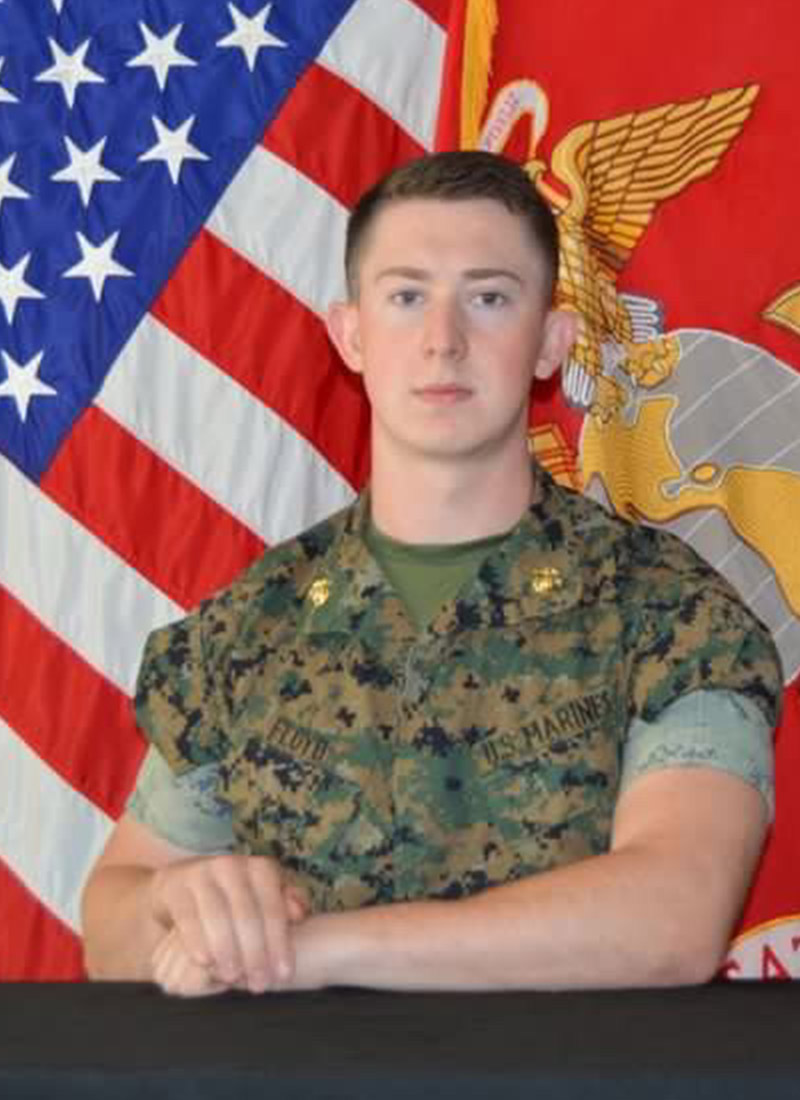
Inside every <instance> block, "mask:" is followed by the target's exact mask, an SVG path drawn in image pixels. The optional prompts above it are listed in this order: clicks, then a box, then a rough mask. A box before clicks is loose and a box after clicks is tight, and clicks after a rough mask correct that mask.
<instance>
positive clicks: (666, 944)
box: [297, 851, 728, 990]
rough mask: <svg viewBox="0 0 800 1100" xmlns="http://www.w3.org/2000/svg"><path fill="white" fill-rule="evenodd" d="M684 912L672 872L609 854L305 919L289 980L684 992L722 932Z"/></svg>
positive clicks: (713, 954) (636, 857)
mask: <svg viewBox="0 0 800 1100" xmlns="http://www.w3.org/2000/svg"><path fill="white" fill-rule="evenodd" d="M697 885H698V886H700V884H699V883H698V884H697ZM696 905H697V897H696V896H693V891H692V887H691V885H690V883H689V881H688V880H687V877H686V875H685V873H683V870H682V869H677V868H676V873H674V874H673V873H671V869H670V867H669V862H668V861H664V863H662V864H661V865H658V864H657V863H654V861H653V858H652V855H651V854H644V853H642V854H641V855H640V854H639V853H638V852H635V851H626V852H615V853H609V854H608V855H603V856H598V857H595V858H592V859H588V860H586V861H584V862H582V863H578V864H573V865H572V866H570V867H566V868H563V869H560V870H556V871H551V872H547V873H544V874H542V875H539V876H536V877H533V878H530V879H527V880H524V881H520V882H517V883H513V884H510V885H507V886H500V887H496V888H494V889H491V890H488V891H486V892H485V893H483V894H480V895H477V896H475V897H473V898H469V899H465V900H461V901H452V902H439V901H427V902H415V903H409V904H397V905H391V906H380V907H375V908H372V909H364V910H360V911H356V912H349V913H341V914H331V915H326V916H321V917H314V918H311V920H310V921H309V922H308V924H307V925H306V926H304V927H301V928H299V929H298V932H297V936H298V967H299V980H300V981H301V982H302V981H303V980H304V979H305V980H307V982H308V984H312V985H313V984H323V985H339V984H341V985H365V986H371V987H377V988H388V989H461V990H480V989H515V988H516V989H535V988H538V989H556V988H575V987H594V988H599V987H604V986H605V987H609V986H654V985H676V984H693V983H697V982H702V981H705V980H707V979H709V978H710V977H711V976H712V975H713V973H714V971H715V969H716V967H717V966H718V964H719V962H720V961H721V957H722V954H723V952H724V950H725V945H726V942H727V931H728V929H727V928H722V929H721V930H718V931H717V933H716V934H715V935H712V936H709V935H708V934H707V933H706V930H705V929H704V928H702V927H701V928H699V929H698V923H697V922H695V921H693V919H692V915H693V913H694V912H695V910H696ZM700 923H701V925H702V922H700ZM315 970H316V973H315Z"/></svg>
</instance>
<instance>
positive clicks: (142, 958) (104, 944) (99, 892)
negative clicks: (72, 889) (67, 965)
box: [82, 865, 166, 981]
mask: <svg viewBox="0 0 800 1100" xmlns="http://www.w3.org/2000/svg"><path fill="white" fill-rule="evenodd" d="M153 874H154V872H153V870H152V869H151V868H148V867H141V866H124V865H118V866H109V867H103V868H101V869H100V870H98V871H97V872H95V874H94V875H93V876H92V879H91V881H90V882H89V884H88V886H87V888H86V891H85V893H84V898H83V905H82V924H83V936H84V952H85V963H86V969H87V971H88V974H89V977H91V978H94V979H101V980H107V981H149V980H150V979H151V978H152V962H151V960H152V956H153V951H154V950H155V947H156V945H157V944H158V942H159V940H160V939H161V938H162V936H164V934H165V932H166V929H165V927H164V926H163V925H162V924H160V923H159V922H158V921H157V920H156V919H155V917H154V915H153V912H152V906H151V904H150V887H151V880H152V876H153Z"/></svg>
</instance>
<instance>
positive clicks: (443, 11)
mask: <svg viewBox="0 0 800 1100" xmlns="http://www.w3.org/2000/svg"><path fill="white" fill-rule="evenodd" d="M413 3H414V4H416V6H417V7H418V8H422V10H423V11H426V12H427V13H428V15H429V16H430V17H431V19H435V20H436V22H437V23H439V24H440V25H441V26H442V27H446V26H447V19H448V16H449V14H450V10H451V8H453V6H454V5H458V6H459V8H460V7H461V6H462V4H463V0H413ZM460 18H461V19H463V18H464V16H463V14H462V15H461V16H460Z"/></svg>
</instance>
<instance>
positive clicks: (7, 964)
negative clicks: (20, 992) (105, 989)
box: [0, 860, 84, 982]
mask: <svg viewBox="0 0 800 1100" xmlns="http://www.w3.org/2000/svg"><path fill="white" fill-rule="evenodd" d="M0 897H1V898H2V899H3V906H2V914H3V915H2V919H1V920H0V976H2V978H3V980H4V981H7V982H18V981H42V980H45V981H49V982H52V981H55V982H62V981H74V980H75V979H76V978H81V977H84V969H83V952H82V949H81V941H80V939H79V938H78V937H77V936H76V935H75V933H74V932H73V931H72V930H71V929H69V928H67V927H66V925H64V924H62V923H61V921H59V920H58V918H57V917H54V916H53V914H52V913H51V912H50V911H49V910H48V909H46V908H45V907H44V906H43V905H42V904H41V902H39V901H38V900H37V899H36V898H35V897H34V896H33V894H31V893H30V891H29V890H27V889H26V888H25V886H23V884H22V883H21V882H20V881H19V879H18V878H17V877H16V875H14V874H13V872H12V871H11V870H10V869H9V868H8V867H6V865H5V864H4V863H3V862H2V860H0Z"/></svg>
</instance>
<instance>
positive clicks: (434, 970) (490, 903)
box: [84, 153, 781, 994]
mask: <svg viewBox="0 0 800 1100" xmlns="http://www.w3.org/2000/svg"><path fill="white" fill-rule="evenodd" d="M557 263H558V244H557V235H556V229H555V225H554V222H553V219H552V216H551V214H550V212H549V209H548V208H547V206H546V204H544V203H543V202H542V201H541V200H540V199H539V198H538V197H537V195H536V192H535V191H534V189H533V188H532V187H531V185H530V183H529V181H528V179H527V177H526V176H525V174H524V172H523V171H522V170H521V169H520V168H519V167H518V166H516V165H514V164H512V163H511V162H509V161H505V160H503V159H502V158H498V157H494V156H491V155H489V154H484V153H444V154H437V155H435V156H431V157H427V158H423V159H422V160H420V161H417V162H414V163H412V164H410V165H407V166H405V167H404V168H402V169H400V170H398V171H397V172H395V173H393V174H392V175H391V176H390V177H388V178H387V179H386V180H384V181H383V182H382V183H381V184H379V185H378V186H377V187H376V188H375V189H373V191H372V192H370V193H368V194H367V195H366V196H365V197H364V198H363V199H362V201H361V203H360V204H359V206H358V207H357V209H356V210H355V212H354V214H353V216H352V219H351V223H350V228H349V235H348V248H347V257H346V268H347V274H348V286H349V300H348V301H347V302H344V303H339V304H336V305H334V306H333V307H332V309H331V311H330V317H329V327H330V334H331V337H332V339H333V341H334V342H335V344H336V346H337V348H338V349H339V351H340V352H341V355H342V358H343V359H344V361H345V363H346V364H347V365H348V367H349V368H350V369H351V370H353V371H355V372H357V373H358V374H360V375H362V377H363V380H364V385H365V387H366V391H367V394H368V396H369V400H370V403H371V406H372V478H371V483H370V487H369V492H368V493H367V494H365V495H363V496H362V497H361V498H360V499H359V501H358V502H357V503H356V505H355V506H354V507H352V508H350V509H348V510H346V511H345V512H344V513H342V514H340V515H338V516H335V517H333V518H332V519H331V520H329V521H327V522H325V523H323V524H320V525H319V526H318V527H317V528H315V529H313V530H312V531H310V532H307V533H306V534H305V535H303V536H301V537H300V538H299V539H296V540H293V541H292V542H290V543H288V544H286V545H284V546H281V547H278V548H276V549H275V550H272V551H270V552H268V553H267V554H266V555H265V557H264V558H263V559H262V561H260V562H259V563H257V564H256V565H255V566H254V567H253V568H251V569H250V570H249V571H248V572H247V573H246V574H245V575H244V576H243V577H242V578H240V580H239V581H238V582H237V583H235V584H234V585H233V586H232V587H231V588H230V589H229V590H228V591H226V592H224V593H222V594H221V595H220V596H218V597H216V598H215V599H213V600H210V601H208V602H207V603H206V604H204V605H203V606H202V607H201V608H200V609H199V610H198V611H197V612H196V613H195V614H194V615H191V616H189V618H187V619H186V620H184V621H183V622H181V623H178V624H176V625H175V626H172V627H169V628H167V629H165V630H162V631H158V632H156V633H155V635H154V636H153V637H152V638H151V639H150V641H149V643H148V647H147V651H146V654H145V658H144V662H143V666H142V671H141V675H140V682H139V691H138V699H137V703H138V713H139V718H140V723H141V725H142V727H143V729H144V730H145V732H146V733H147V735H148V736H149V738H150V739H151V741H152V743H153V746H154V748H151V750H150V753H149V755H148V758H147V761H146V764H145V766H144V768H143V772H142V775H141V777H140V780H139V785H138V789H137V791H136V792H135V794H134V796H133V798H132V801H131V804H130V808H129V812H128V813H127V814H126V815H125V816H124V817H123V818H122V820H121V821H120V822H119V823H118V825H117V827H116V829H115V831H114V833H113V835H112V837H111V839H110V841H109V844H108V846H107V849H106V851H105V852H104V854H103V856H102V857H101V859H100V861H99V863H98V866H97V868H96V869H95V871H94V873H93V875H92V877H91V879H90V881H89V883H88V886H87V889H86V893H85V898H84V930H85V938H86V956H87V965H88V968H89V971H90V973H91V974H92V975H93V976H95V977H107V978H145V979H154V980H156V981H157V982H159V984H160V985H161V986H162V987H163V988H165V989H167V990H169V991H173V992H177V993H184V994H193V993H194V994H202V993H210V992H216V991H220V990H224V989H228V988H231V987H240V988H246V989H250V990H252V991H253V992H257V991H264V990H280V989H303V988H313V987H318V986H323V985H332V984H336V985H347V984H350V985H370V986H377V987H383V988H395V989H408V988H416V989H421V988H427V989H444V988H448V989H490V988H511V987H527V988H533V987H540V988H542V987H566V986H613V985H626V986H630V985H647V984H669V983H686V982H698V981H704V980H706V979H708V978H709V977H711V975H712V974H713V973H714V972H715V970H716V968H717V967H718V965H719V963H720V961H721V960H722V958H723V955H724V952H725V949H726V945H727V942H728V937H729V934H730V930H731V927H732V925H733V923H734V921H735V919H736V916H737V914H738V912H739V910H740V907H741V904H742V900H743V898H744V895H745V892H746V889H747V886H748V883H749V880H750V877H751V875H752V872H753V869H754V867H755V865H756V861H757V859H758V855H759V852H760V849H761V845H762V842H763V838H764V834H765V830H766V827H767V823H768V819H769V806H770V799H771V786H770V782H771V779H770V774H771V763H770V761H771V758H770V736H771V729H772V726H773V725H774V722H775V720H776V712H777V700H778V698H779V694H780V686H781V682H780V669H779V666H778V661H777V658H776V655H775V650H774V647H773V645H772V643H771V640H770V639H769V636H768V634H767V632H766V631H765V630H764V628H763V627H762V626H761V624H760V623H758V622H757V620H755V619H754V618H753V617H752V615H750V613H749V612H748V611H746V610H745V608H744V607H743V606H742V605H741V603H740V602H739V600H738V599H737V598H736V596H735V595H734V594H733V593H732V591H731V590H730V588H729V587H728V586H727V584H726V583H725V582H724V581H723V580H722V579H721V578H720V577H718V576H717V575H716V574H715V573H713V571H712V570H711V569H710V568H709V567H708V566H706V565H705V564H704V563H703V562H701V561H700V560H699V559H698V558H697V556H696V555H695V554H694V553H693V552H691V551H690V550H689V549H687V548H686V547H684V546H682V545H681V544H680V543H678V542H677V541H676V540H674V539H673V538H671V537H669V536H665V535H663V534H661V533H657V532H654V531H652V530H648V529H644V528H637V527H634V526H632V525H629V524H627V523H624V522H623V521H621V520H618V519H616V518H613V517H610V516H607V515H606V513H605V512H604V511H603V510H602V509H600V508H599V507H597V506H596V505H594V504H592V503H590V502H589V501H586V500H585V499H583V498H581V497H579V496H576V495H574V494H571V493H569V492H567V491H566V490H563V489H561V488H559V487H558V486H556V485H555V484H554V483H553V482H552V481H551V480H550V479H549V478H548V477H547V476H546V475H545V474H544V473H543V472H542V471H541V470H539V469H538V468H537V467H536V466H532V465H531V462H530V458H529V455H528V449H527V426H528V401H529V393H530V387H531V383H532V381H533V379H534V378H547V377H549V376H550V375H552V374H553V372H554V371H556V370H557V368H558V366H559V365H560V363H561V362H562V360H563V359H564V358H565V356H566V355H567V352H568V350H569V348H570V345H571V342H572V340H573V338H574V335H575V325H576V318H575V317H574V316H572V315H569V314H566V313H562V312H559V311H556V310H553V309H552V308H551V302H552V293H553V286H554V282H555V278H556V274H557Z"/></svg>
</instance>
